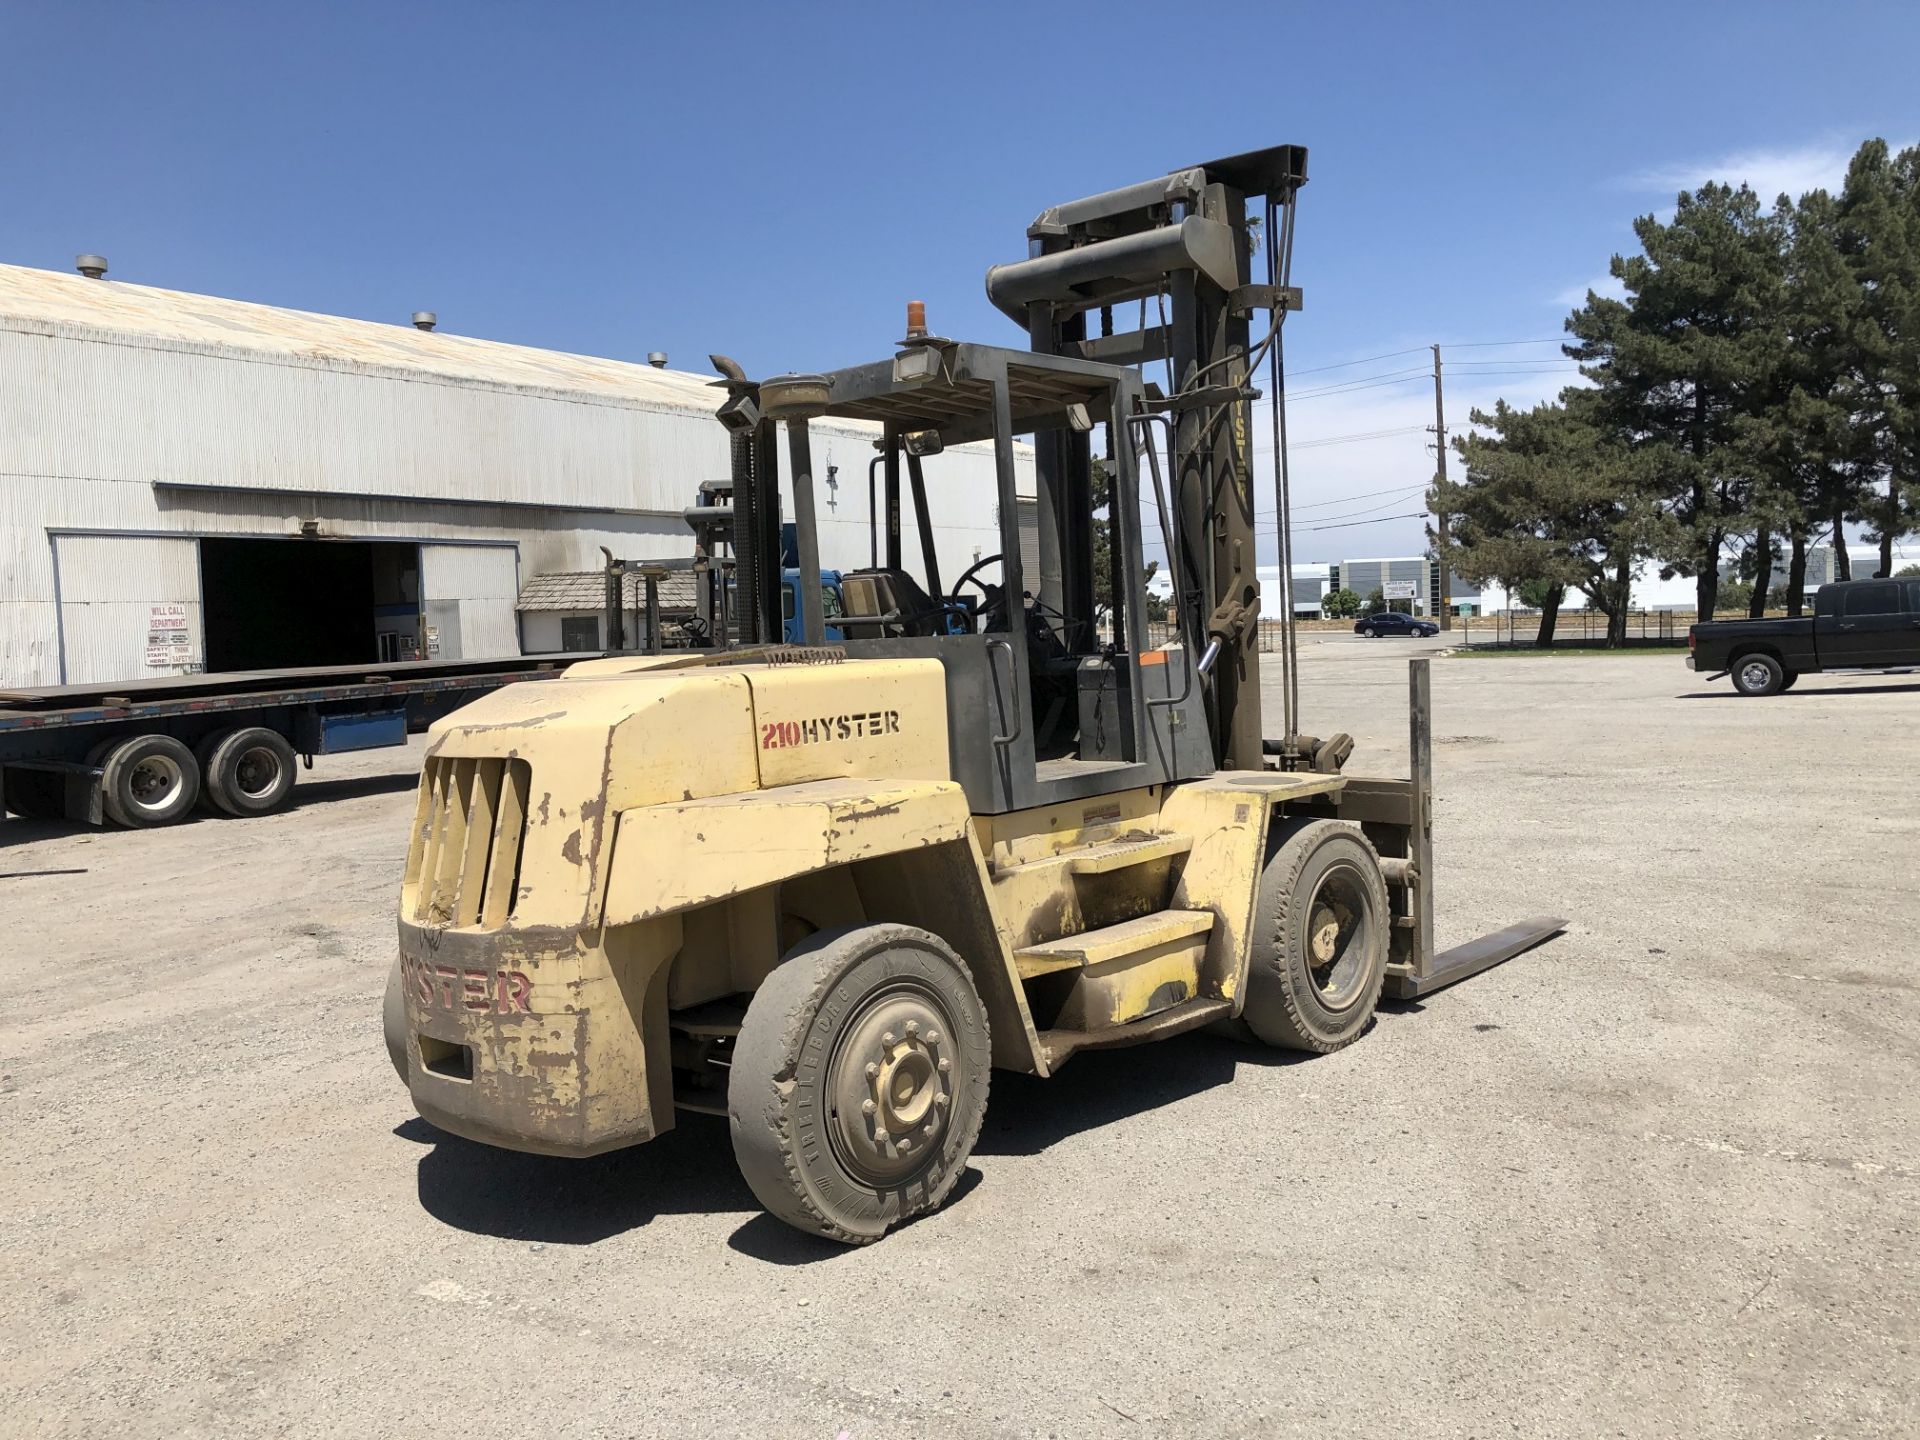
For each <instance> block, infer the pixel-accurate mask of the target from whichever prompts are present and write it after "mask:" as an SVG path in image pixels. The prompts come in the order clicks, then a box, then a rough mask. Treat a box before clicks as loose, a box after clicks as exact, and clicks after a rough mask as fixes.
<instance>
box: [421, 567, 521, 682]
mask: <svg viewBox="0 0 1920 1440" xmlns="http://www.w3.org/2000/svg"><path fill="white" fill-rule="evenodd" d="M519 596H520V557H519V555H518V554H517V553H516V552H515V551H513V550H511V549H508V548H507V547H505V546H500V545H422V546H421V547H420V600H421V604H422V607H423V608H424V609H425V610H426V613H427V618H428V623H429V624H431V623H433V616H434V604H435V602H436V601H439V602H448V601H453V602H458V604H459V606H460V650H459V654H460V658H461V659H463V660H484V659H492V658H496V657H498V656H502V655H518V654H519V653H520V630H519V625H518V622H517V618H516V616H515V614H514V601H516V600H517V599H518V598H519ZM443 645H444V642H443Z"/></svg>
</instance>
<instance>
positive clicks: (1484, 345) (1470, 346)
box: [1440, 335, 1571, 350]
mask: <svg viewBox="0 0 1920 1440" xmlns="http://www.w3.org/2000/svg"><path fill="white" fill-rule="evenodd" d="M1570 338H1571V337H1569V336H1566V335H1556V336H1554V337H1553V338H1552V339H1551V340H1461V341H1458V342H1456V343H1455V344H1452V345H1442V346H1441V347H1440V348H1441V349H1442V350H1487V349H1493V348H1496V347H1498V346H1501V345H1565V344H1567V343H1568V341H1569V339H1570Z"/></svg>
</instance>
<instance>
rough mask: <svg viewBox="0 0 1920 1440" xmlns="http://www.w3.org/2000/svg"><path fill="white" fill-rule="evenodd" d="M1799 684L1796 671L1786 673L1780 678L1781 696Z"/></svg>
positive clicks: (1798, 674) (1798, 673)
mask: <svg viewBox="0 0 1920 1440" xmlns="http://www.w3.org/2000/svg"><path fill="white" fill-rule="evenodd" d="M1799 683H1800V672H1799V671H1798V670H1789V671H1787V672H1786V674H1784V675H1782V676H1781V677H1780V693H1781V694H1782V695H1784V694H1786V693H1787V691H1789V690H1791V689H1793V687H1794V686H1795V685H1797V684H1799Z"/></svg>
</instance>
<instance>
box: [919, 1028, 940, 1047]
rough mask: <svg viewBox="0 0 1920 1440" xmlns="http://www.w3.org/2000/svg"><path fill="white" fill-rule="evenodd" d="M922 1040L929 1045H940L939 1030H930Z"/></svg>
mask: <svg viewBox="0 0 1920 1440" xmlns="http://www.w3.org/2000/svg"><path fill="white" fill-rule="evenodd" d="M921 1038H922V1039H924V1040H925V1041H926V1042H927V1044H929V1045H938V1044H939V1043H940V1032H939V1031H938V1030H929V1031H927V1033H926V1034H925V1035H924V1036H922V1037H921Z"/></svg>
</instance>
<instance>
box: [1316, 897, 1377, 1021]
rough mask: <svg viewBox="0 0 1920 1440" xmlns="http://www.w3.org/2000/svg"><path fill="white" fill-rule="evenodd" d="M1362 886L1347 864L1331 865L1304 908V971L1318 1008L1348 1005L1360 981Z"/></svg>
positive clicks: (1363, 968) (1363, 915) (1363, 916)
mask: <svg viewBox="0 0 1920 1440" xmlns="http://www.w3.org/2000/svg"><path fill="white" fill-rule="evenodd" d="M1367 915H1368V906H1367V902H1366V893H1365V886H1364V884H1363V882H1362V880H1361V877H1360V875H1359V873H1358V872H1357V871H1355V870H1354V869H1353V868H1352V867H1351V866H1350V865H1344V864H1343V865H1336V866H1334V867H1332V868H1331V869H1329V870H1328V871H1327V873H1326V874H1325V875H1323V876H1321V878H1320V882H1319V884H1318V885H1317V886H1315V887H1314V892H1313V898H1312V900H1311V902H1310V903H1309V905H1308V909H1307V934H1306V949H1307V955H1306V960H1307V972H1308V975H1309V977H1310V978H1311V980H1312V982H1313V986H1314V988H1315V989H1316V990H1317V991H1318V992H1319V997H1320V1003H1321V1004H1323V1005H1325V1006H1326V1007H1327V1008H1328V1009H1329V1010H1339V1009H1342V1008H1344V1007H1345V1006H1347V1005H1350V1004H1352V1003H1353V1001H1354V999H1355V998H1356V996H1357V995H1358V994H1359V987H1360V982H1361V981H1362V980H1363V979H1364V978H1365V974H1366V965H1365V948H1366V947H1365V937H1364V936H1363V935H1362V933H1361V932H1362V931H1363V930H1364V929H1365V928H1366V926H1367V924H1368V919H1367Z"/></svg>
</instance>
